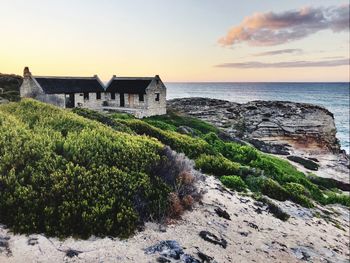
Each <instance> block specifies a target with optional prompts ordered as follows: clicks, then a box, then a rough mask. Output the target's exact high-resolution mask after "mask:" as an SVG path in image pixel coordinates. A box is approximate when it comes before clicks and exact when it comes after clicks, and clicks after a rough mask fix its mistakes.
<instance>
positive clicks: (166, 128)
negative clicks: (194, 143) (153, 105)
mask: <svg viewBox="0 0 350 263" xmlns="http://www.w3.org/2000/svg"><path fill="white" fill-rule="evenodd" d="M145 122H147V123H148V124H151V125H152V126H154V127H157V128H159V129H162V130H164V131H176V127H175V126H174V125H172V124H168V123H166V122H163V121H157V120H149V119H146V120H145Z"/></svg>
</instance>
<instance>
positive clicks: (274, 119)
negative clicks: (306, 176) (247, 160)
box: [167, 98, 350, 183]
mask: <svg viewBox="0 0 350 263" xmlns="http://www.w3.org/2000/svg"><path fill="white" fill-rule="evenodd" d="M167 107H168V109H170V110H173V111H176V112H179V113H181V114H186V115H189V116H192V117H196V118H199V119H201V120H204V121H207V122H209V123H211V124H213V125H215V126H216V127H218V128H221V129H222V130H224V131H225V132H226V133H227V134H228V135H229V136H231V137H232V139H233V140H236V141H237V140H243V141H246V142H249V143H250V144H252V145H254V146H255V147H256V148H258V149H259V150H261V151H263V152H266V153H271V154H278V155H280V157H282V158H285V159H287V158H286V156H288V155H295V156H299V157H300V158H304V159H305V160H312V161H316V162H317V165H318V166H319V167H317V171H314V170H315V169H311V170H310V169H308V167H304V166H303V165H301V164H300V163H295V162H293V161H290V160H289V161H290V162H291V163H293V165H295V166H297V167H298V168H300V169H301V170H303V171H305V172H313V173H315V174H316V175H318V176H321V177H328V178H334V179H336V180H340V181H343V182H346V183H349V180H350V179H349V156H348V155H346V153H345V152H344V151H343V150H341V148H340V144H339V140H338V139H337V137H336V126H335V123H334V116H333V114H332V113H331V112H330V111H328V110H327V109H326V108H323V107H320V106H317V105H313V104H306V103H295V102H289V101H251V102H248V103H244V104H239V103H235V102H230V101H225V100H217V99H209V98H180V99H173V100H169V101H167Z"/></svg>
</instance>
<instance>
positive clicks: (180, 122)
mask: <svg viewBox="0 0 350 263" xmlns="http://www.w3.org/2000/svg"><path fill="white" fill-rule="evenodd" d="M145 121H146V122H148V121H161V122H163V123H167V124H169V125H172V126H174V127H179V126H188V127H190V128H192V129H193V130H194V131H195V132H196V134H197V135H202V134H207V133H209V132H214V133H217V132H218V129H217V128H216V127H215V126H214V125H212V124H209V123H207V122H205V121H202V120H200V119H197V118H193V117H189V116H184V115H180V114H178V113H176V112H174V111H171V110H169V111H168V113H167V114H166V115H161V116H152V117H149V118H145Z"/></svg>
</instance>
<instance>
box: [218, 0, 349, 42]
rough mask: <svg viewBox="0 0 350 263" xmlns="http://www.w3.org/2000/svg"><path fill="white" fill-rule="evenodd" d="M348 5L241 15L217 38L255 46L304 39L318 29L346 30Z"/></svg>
mask: <svg viewBox="0 0 350 263" xmlns="http://www.w3.org/2000/svg"><path fill="white" fill-rule="evenodd" d="M349 7H350V5H349V4H346V5H342V6H336V7H334V6H333V7H327V8H324V7H323V8H312V7H305V8H301V9H299V10H291V11H286V12H282V13H274V12H267V13H255V14H253V15H251V16H248V17H246V18H244V20H243V21H242V23H241V24H239V25H238V26H235V27H233V28H231V29H230V30H229V31H228V33H227V34H226V36H224V37H222V38H220V39H219V41H218V42H219V43H220V44H221V45H223V46H232V45H235V44H238V43H242V42H246V43H248V44H249V45H255V46H272V45H279V44H283V43H287V42H290V41H294V40H298V39H302V38H305V37H307V36H309V35H311V34H314V33H316V32H318V31H321V30H326V29H329V30H332V31H333V32H340V31H346V30H349Z"/></svg>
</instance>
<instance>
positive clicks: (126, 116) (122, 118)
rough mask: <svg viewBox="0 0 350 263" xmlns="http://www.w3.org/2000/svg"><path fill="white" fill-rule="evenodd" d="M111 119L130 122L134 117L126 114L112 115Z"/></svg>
mask: <svg viewBox="0 0 350 263" xmlns="http://www.w3.org/2000/svg"><path fill="white" fill-rule="evenodd" d="M111 117H112V118H113V119H116V120H118V119H120V120H132V119H135V117H134V115H132V114H128V113H113V114H111Z"/></svg>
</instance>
